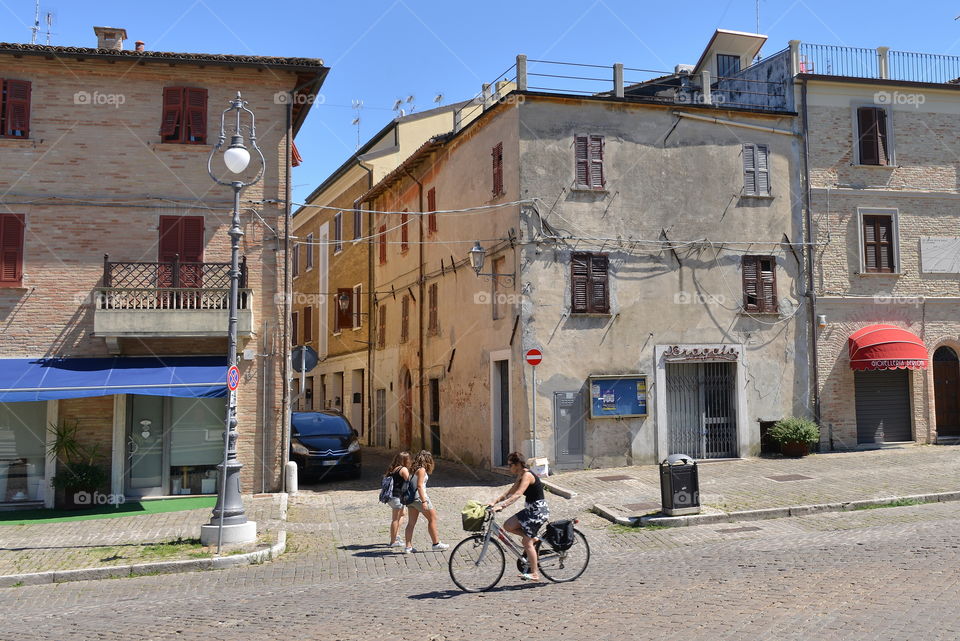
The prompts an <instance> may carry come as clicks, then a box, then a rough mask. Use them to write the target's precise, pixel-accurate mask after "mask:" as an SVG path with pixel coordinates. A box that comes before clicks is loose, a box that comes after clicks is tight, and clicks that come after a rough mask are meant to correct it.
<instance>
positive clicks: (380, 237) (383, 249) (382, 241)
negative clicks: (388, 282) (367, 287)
mask: <svg viewBox="0 0 960 641" xmlns="http://www.w3.org/2000/svg"><path fill="white" fill-rule="evenodd" d="M377 244H378V245H379V249H380V264H381V265H383V264H384V263H386V262H387V226H386V225H380V231H379V232H377Z"/></svg>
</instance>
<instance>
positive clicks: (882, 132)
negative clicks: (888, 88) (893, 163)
mask: <svg viewBox="0 0 960 641" xmlns="http://www.w3.org/2000/svg"><path fill="white" fill-rule="evenodd" d="M876 130H877V156H878V157H879V158H880V164H881V165H888V164H890V149H889V147H888V146H887V110H886V109H879V108H878V109H877V110H876Z"/></svg>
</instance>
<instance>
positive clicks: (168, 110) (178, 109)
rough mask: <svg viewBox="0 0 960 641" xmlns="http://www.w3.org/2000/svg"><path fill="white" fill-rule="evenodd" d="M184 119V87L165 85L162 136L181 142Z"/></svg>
mask: <svg viewBox="0 0 960 641" xmlns="http://www.w3.org/2000/svg"><path fill="white" fill-rule="evenodd" d="M182 120H183V87H164V89H163V116H162V118H161V120H160V136H161V138H163V139H164V140H166V141H170V142H179V141H180V139H181V136H180V124H181V121H182Z"/></svg>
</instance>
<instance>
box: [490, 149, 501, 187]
mask: <svg viewBox="0 0 960 641" xmlns="http://www.w3.org/2000/svg"><path fill="white" fill-rule="evenodd" d="M490 155H491V156H492V157H493V195H494V196H499V195H500V194H502V193H503V143H502V142H498V143H497V144H496V145H494V146H493V151H491V152H490Z"/></svg>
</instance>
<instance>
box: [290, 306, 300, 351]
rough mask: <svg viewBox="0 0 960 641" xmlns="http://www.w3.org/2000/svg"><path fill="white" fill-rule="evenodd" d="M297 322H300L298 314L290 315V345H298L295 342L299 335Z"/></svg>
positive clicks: (298, 323)
mask: <svg viewBox="0 0 960 641" xmlns="http://www.w3.org/2000/svg"><path fill="white" fill-rule="evenodd" d="M299 321H300V314H298V313H297V312H293V313H292V314H290V326H291V327H290V331H291V334H290V344H291V345H299V344H300V343H298V342H297V341H298V340H299V339H300V334H299V330H300V327H299V325H300V322H299Z"/></svg>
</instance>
